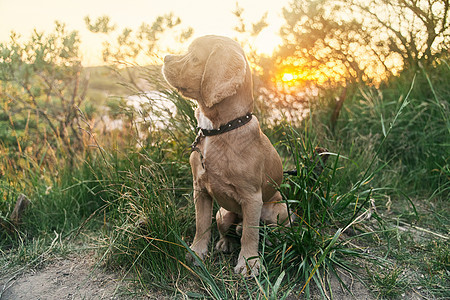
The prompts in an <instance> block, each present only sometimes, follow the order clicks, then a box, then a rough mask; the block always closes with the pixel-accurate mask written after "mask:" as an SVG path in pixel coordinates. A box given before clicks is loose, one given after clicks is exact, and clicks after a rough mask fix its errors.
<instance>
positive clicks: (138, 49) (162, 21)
mask: <svg viewBox="0 0 450 300" xmlns="http://www.w3.org/2000/svg"><path fill="white" fill-rule="evenodd" d="M84 20H85V23H86V26H87V29H88V30H89V31H91V32H93V33H103V34H107V35H111V34H114V33H115V31H116V28H117V26H116V25H115V24H111V20H110V18H109V17H108V16H102V17H99V18H98V19H97V20H95V22H92V20H91V19H90V17H89V16H87V17H85V18H84ZM180 24H181V19H180V18H179V17H176V16H174V14H173V13H170V14H166V15H164V16H159V17H157V18H156V19H155V21H153V23H152V24H147V23H142V24H141V26H140V27H139V28H138V29H137V30H133V29H130V28H124V29H123V30H122V32H121V33H119V34H116V41H115V42H112V41H110V40H106V41H105V42H104V43H103V60H104V61H105V62H113V63H133V62H136V61H137V60H139V58H141V59H142V58H147V59H144V61H146V62H148V58H151V57H154V55H155V52H156V50H159V49H158V46H159V41H160V39H161V36H162V34H163V33H166V34H167V33H168V31H169V30H175V29H177V28H178V29H179V27H180V26H179V25H180ZM192 34H193V29H192V27H187V28H183V29H180V30H179V31H178V32H176V33H174V32H173V36H175V40H178V41H179V42H184V41H186V40H188V39H189V38H190V37H191V36H192Z"/></svg>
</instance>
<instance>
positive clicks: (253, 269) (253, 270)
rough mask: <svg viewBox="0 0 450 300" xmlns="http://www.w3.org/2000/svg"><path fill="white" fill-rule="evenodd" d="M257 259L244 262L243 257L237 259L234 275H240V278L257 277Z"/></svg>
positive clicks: (258, 265) (258, 264)
mask: <svg viewBox="0 0 450 300" xmlns="http://www.w3.org/2000/svg"><path fill="white" fill-rule="evenodd" d="M259 267H260V263H259V258H253V259H249V260H245V259H244V258H243V257H240V258H239V259H238V263H237V265H236V267H234V273H236V274H241V275H242V276H245V277H248V276H253V277H254V276H258V274H259Z"/></svg>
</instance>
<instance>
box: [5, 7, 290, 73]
mask: <svg viewBox="0 0 450 300" xmlns="http://www.w3.org/2000/svg"><path fill="white" fill-rule="evenodd" d="M290 1H291V0H239V1H238V3H239V6H240V7H242V8H243V9H244V14H243V16H244V19H245V21H246V22H247V23H254V22H257V21H258V20H259V19H260V18H261V17H262V16H263V15H264V13H266V12H267V13H268V16H267V23H268V24H269V26H268V27H267V28H266V29H264V30H263V31H262V32H261V34H260V35H259V37H258V38H257V39H256V41H255V45H254V46H255V47H256V48H257V49H258V50H259V51H260V52H262V53H267V54H270V53H271V52H272V50H273V49H274V48H275V47H276V46H277V45H278V44H279V43H280V38H279V36H278V32H279V29H280V27H281V26H282V25H283V23H284V22H283V17H282V8H283V7H285V6H287V5H288V4H289V2H290ZM235 8H236V1H233V0H127V1H124V0H122V1H117V0H71V1H68V0H0V42H8V40H9V36H10V33H11V31H15V32H16V33H18V34H20V35H21V36H22V37H23V38H29V37H30V35H31V33H32V31H33V29H37V30H38V31H40V32H42V31H44V32H50V31H52V30H53V28H54V27H55V26H54V24H55V21H56V20H57V21H61V22H63V23H65V24H66V25H67V29H69V30H77V31H79V34H80V37H81V41H82V44H81V53H82V57H83V63H84V65H98V64H101V63H102V60H101V43H102V38H101V37H99V36H98V35H96V34H93V33H90V32H89V31H88V30H87V29H86V25H85V23H84V17H85V16H89V17H90V18H91V20H95V19H96V18H97V17H100V16H104V15H107V16H109V17H110V18H111V20H112V22H113V23H115V24H117V25H118V29H123V28H125V27H128V28H131V29H138V27H139V26H140V25H141V24H142V23H143V22H145V23H149V24H151V23H152V22H153V21H154V20H155V19H156V17H158V16H160V15H164V14H168V13H170V12H173V13H174V15H175V16H178V17H180V18H181V21H182V25H184V26H186V27H187V26H191V27H192V28H193V29H194V37H198V36H202V35H206V34H217V35H224V36H229V37H234V36H236V33H235V32H234V31H233V27H235V26H236V25H237V24H238V22H237V19H236V17H235V16H234V15H233V14H232V11H234V10H235Z"/></svg>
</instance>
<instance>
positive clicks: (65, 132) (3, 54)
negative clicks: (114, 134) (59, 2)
mask: <svg viewBox="0 0 450 300" xmlns="http://www.w3.org/2000/svg"><path fill="white" fill-rule="evenodd" d="M79 44H80V40H79V37H78V33H77V32H76V31H72V32H67V31H66V28H65V25H64V24H62V23H59V22H56V26H55V30H54V31H53V32H52V33H50V34H44V33H40V32H37V31H36V30H35V31H34V32H33V34H32V36H31V39H30V40H29V41H26V42H22V41H21V39H20V37H19V36H18V35H16V34H15V33H12V34H11V39H10V41H9V42H8V43H0V105H1V107H0V122H2V130H1V132H0V135H2V141H3V142H4V143H6V145H5V146H6V147H14V149H16V150H17V151H19V152H22V149H24V148H32V151H33V153H35V154H37V153H41V152H43V151H44V150H43V149H44V148H47V147H48V146H50V147H54V148H56V147H62V149H64V151H65V152H66V153H68V154H69V156H70V157H69V159H71V156H72V154H73V152H74V150H76V149H77V148H80V147H83V142H82V136H81V135H80V131H79V128H78V127H79V124H78V123H79V115H78V107H79V106H80V105H81V103H82V102H83V101H84V99H85V95H86V89H87V80H86V79H85V78H83V76H82V65H81V60H80V56H79Z"/></svg>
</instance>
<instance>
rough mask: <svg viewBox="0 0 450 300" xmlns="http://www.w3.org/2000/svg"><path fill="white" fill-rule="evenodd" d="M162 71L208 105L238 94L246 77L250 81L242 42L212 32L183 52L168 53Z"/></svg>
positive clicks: (170, 79)
mask: <svg viewBox="0 0 450 300" xmlns="http://www.w3.org/2000/svg"><path fill="white" fill-rule="evenodd" d="M163 73H164V76H165V78H166V80H167V81H168V82H169V83H170V84H171V85H172V86H173V87H175V88H176V89H177V90H179V91H180V92H181V93H182V94H183V95H184V96H186V97H189V98H192V99H195V100H197V101H199V102H203V103H204V105H205V106H206V107H208V108H210V107H212V106H213V105H215V104H217V103H219V102H220V101H222V100H223V99H225V98H227V97H230V96H233V95H235V94H236V93H237V92H238V90H239V89H240V88H241V87H242V86H243V84H244V82H246V77H247V82H251V74H250V72H249V71H248V66H247V60H246V58H245V54H244V51H243V50H242V48H241V47H240V46H239V44H238V43H237V42H235V41H233V40H232V39H229V38H226V37H221V36H212V35H208V36H204V37H200V38H198V39H196V40H194V41H193V42H192V44H191V45H190V46H189V48H188V52H187V53H186V54H184V55H167V56H166V57H165V58H164V66H163ZM249 88H250V89H251V86H250V87H249Z"/></svg>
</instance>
